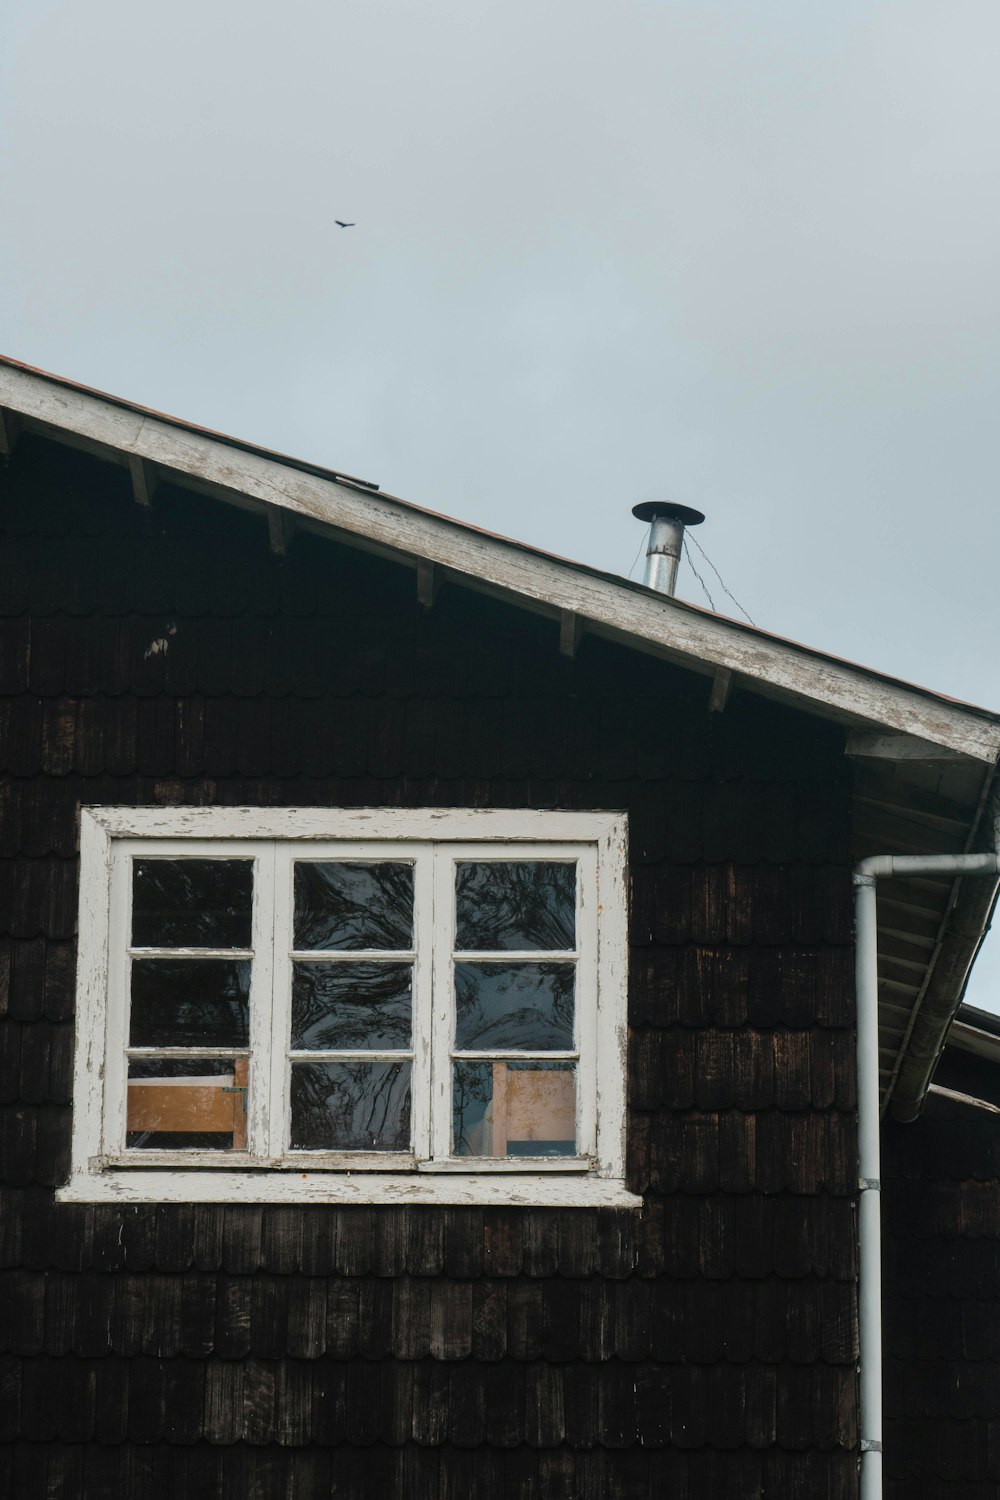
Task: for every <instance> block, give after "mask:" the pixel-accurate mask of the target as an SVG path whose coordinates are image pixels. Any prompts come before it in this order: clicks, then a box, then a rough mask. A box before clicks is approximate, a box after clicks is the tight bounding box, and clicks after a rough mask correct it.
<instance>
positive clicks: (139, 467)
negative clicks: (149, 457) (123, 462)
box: [128, 454, 156, 510]
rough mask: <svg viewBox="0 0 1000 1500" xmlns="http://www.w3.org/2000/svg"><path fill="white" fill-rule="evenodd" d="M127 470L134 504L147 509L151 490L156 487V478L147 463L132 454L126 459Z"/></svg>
mask: <svg viewBox="0 0 1000 1500" xmlns="http://www.w3.org/2000/svg"><path fill="white" fill-rule="evenodd" d="M128 471H129V473H130V474H131V476H132V496H133V499H134V500H135V503H136V505H141V506H143V507H144V508H145V509H146V510H148V509H149V508H150V506H151V505H152V503H153V491H154V490H155V489H156V480H155V479H154V477H153V474H152V471H151V469H150V467H149V465H148V464H147V463H146V462H145V461H144V460H143V459H141V458H138V457H137V456H136V455H135V454H132V456H131V457H130V458H129V461H128Z"/></svg>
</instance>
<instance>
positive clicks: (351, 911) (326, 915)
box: [293, 862, 413, 952]
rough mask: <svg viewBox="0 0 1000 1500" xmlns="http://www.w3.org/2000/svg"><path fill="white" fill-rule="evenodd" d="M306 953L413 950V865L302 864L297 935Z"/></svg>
mask: <svg viewBox="0 0 1000 1500" xmlns="http://www.w3.org/2000/svg"><path fill="white" fill-rule="evenodd" d="M293 941H294V946H295V947H296V948H297V949H298V950H299V951H300V952H309V951H315V950H317V949H323V948H333V949H337V948H339V949H344V948H383V949H389V950H392V949H396V950H399V949H403V950H404V951H406V950H408V949H411V948H412V947H413V866H412V865H403V864H364V865H363V864H331V863H328V862H323V863H322V864H320V863H316V864H306V863H302V862H299V863H296V866H295V936H294V940H293Z"/></svg>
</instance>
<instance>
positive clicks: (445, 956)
mask: <svg viewBox="0 0 1000 1500" xmlns="http://www.w3.org/2000/svg"><path fill="white" fill-rule="evenodd" d="M433 865H434V907H433V924H432V934H433V991H432V994H433V1014H432V1023H431V1024H432V1048H431V1155H432V1157H434V1158H437V1159H443V1158H445V1157H448V1156H450V1155H451V1041H452V1035H453V1032H454V998H453V992H454V983H453V978H452V958H451V956H452V948H453V945H454V931H455V899H454V884H455V880H454V859H453V857H452V851H451V848H450V846H448V845H441V844H438V845H436V846H435V847H434V850H433Z"/></svg>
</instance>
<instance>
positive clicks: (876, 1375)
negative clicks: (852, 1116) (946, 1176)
mask: <svg viewBox="0 0 1000 1500" xmlns="http://www.w3.org/2000/svg"><path fill="white" fill-rule="evenodd" d="M998 874H1000V855H997V854H929V855H921V854H905V855H897V854H875V855H872V856H871V857H870V858H869V859H863V860H862V861H861V863H860V864H859V865H858V867H857V869H856V871H855V873H854V897H855V917H854V920H855V973H856V991H857V1069H858V1427H859V1437H860V1447H861V1488H860V1496H861V1500H882V1233H881V1204H880V1201H879V1192H880V1187H881V1183H880V1164H879V1160H880V1152H879V1087H878V921H877V919H878V910H877V900H876V895H875V882H876V880H879V879H885V878H887V877H889V876H895V877H896V878H897V879H898V878H900V877H904V878H905V877H906V876H920V875H956V876H967V875H993V876H996V875H998Z"/></svg>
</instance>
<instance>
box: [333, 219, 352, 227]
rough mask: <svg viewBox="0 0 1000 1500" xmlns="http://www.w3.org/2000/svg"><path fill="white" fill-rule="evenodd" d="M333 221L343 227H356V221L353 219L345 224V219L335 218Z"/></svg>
mask: <svg viewBox="0 0 1000 1500" xmlns="http://www.w3.org/2000/svg"><path fill="white" fill-rule="evenodd" d="M333 222H334V223H335V224H337V225H339V227H340V228H341V229H354V228H355V223H354V220H353V219H352V220H351V222H350V223H349V224H345V223H344V220H343V219H334V221H333Z"/></svg>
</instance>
